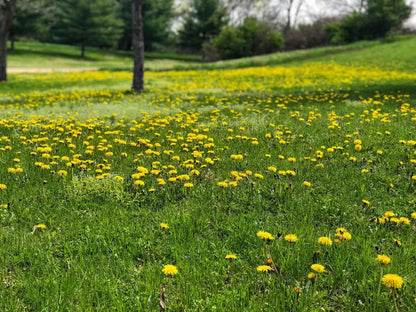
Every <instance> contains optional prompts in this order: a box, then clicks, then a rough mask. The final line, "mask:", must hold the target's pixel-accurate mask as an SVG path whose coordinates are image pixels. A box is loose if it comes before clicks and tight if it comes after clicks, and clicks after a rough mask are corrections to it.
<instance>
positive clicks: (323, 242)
mask: <svg viewBox="0 0 416 312" xmlns="http://www.w3.org/2000/svg"><path fill="white" fill-rule="evenodd" d="M318 243H319V244H321V245H322V246H332V240H331V239H330V238H329V237H325V236H322V237H319V238H318Z"/></svg>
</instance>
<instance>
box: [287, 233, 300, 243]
mask: <svg viewBox="0 0 416 312" xmlns="http://www.w3.org/2000/svg"><path fill="white" fill-rule="evenodd" d="M297 240H298V238H297V237H296V235H294V234H288V235H286V236H285V241H287V242H289V243H296V242H297Z"/></svg>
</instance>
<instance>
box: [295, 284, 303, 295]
mask: <svg viewBox="0 0 416 312" xmlns="http://www.w3.org/2000/svg"><path fill="white" fill-rule="evenodd" d="M293 290H294V291H295V293H297V294H298V295H299V294H301V293H302V289H300V288H299V287H297V286H295V287H294V288H293Z"/></svg>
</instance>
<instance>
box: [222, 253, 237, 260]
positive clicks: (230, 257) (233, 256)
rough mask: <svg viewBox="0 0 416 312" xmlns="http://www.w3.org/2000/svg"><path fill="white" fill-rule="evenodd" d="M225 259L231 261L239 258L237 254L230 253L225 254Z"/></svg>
mask: <svg viewBox="0 0 416 312" xmlns="http://www.w3.org/2000/svg"><path fill="white" fill-rule="evenodd" d="M225 259H227V260H230V261H231V260H234V259H237V256H236V255H235V254H229V255H226V256H225Z"/></svg>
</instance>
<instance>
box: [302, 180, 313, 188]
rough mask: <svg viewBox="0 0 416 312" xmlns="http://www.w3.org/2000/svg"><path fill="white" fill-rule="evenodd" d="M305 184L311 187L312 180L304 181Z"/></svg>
mask: <svg viewBox="0 0 416 312" xmlns="http://www.w3.org/2000/svg"><path fill="white" fill-rule="evenodd" d="M303 185H304V186H307V187H310V186H311V182H308V181H303Z"/></svg>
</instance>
